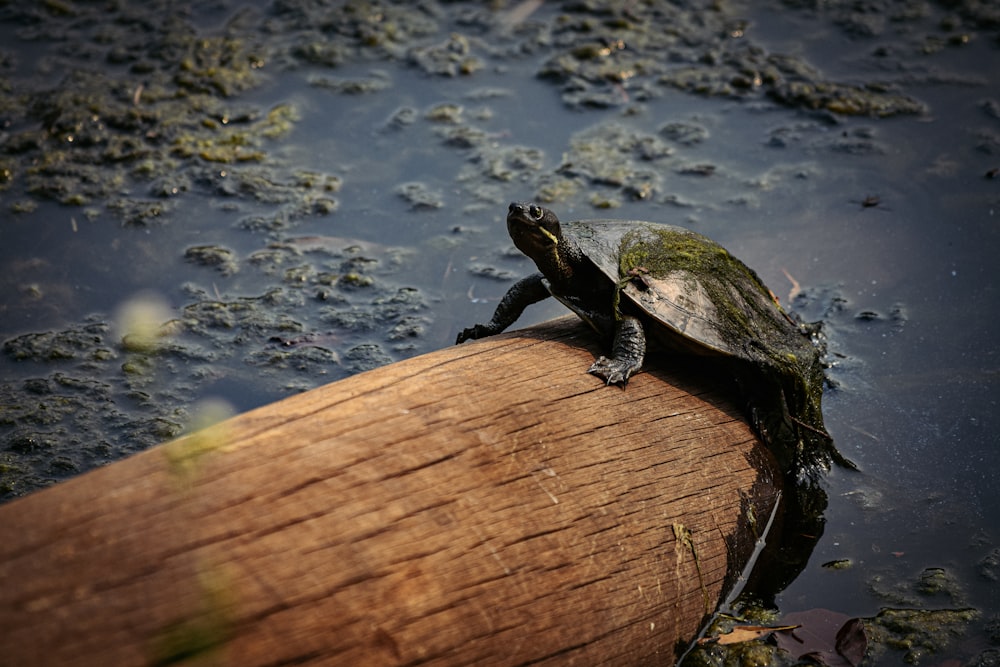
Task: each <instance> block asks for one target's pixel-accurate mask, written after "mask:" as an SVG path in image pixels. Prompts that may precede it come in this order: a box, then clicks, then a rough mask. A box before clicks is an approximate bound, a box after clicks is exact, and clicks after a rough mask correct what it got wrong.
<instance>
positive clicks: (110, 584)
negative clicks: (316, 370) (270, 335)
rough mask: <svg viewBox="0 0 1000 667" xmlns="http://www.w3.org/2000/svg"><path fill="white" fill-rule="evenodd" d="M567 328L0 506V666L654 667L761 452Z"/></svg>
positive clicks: (236, 421)
mask: <svg viewBox="0 0 1000 667" xmlns="http://www.w3.org/2000/svg"><path fill="white" fill-rule="evenodd" d="M597 351H598V350H597V348H596V346H595V341H594V339H593V336H592V335H591V334H590V333H589V331H588V330H587V329H586V328H585V327H583V326H582V325H581V324H579V323H578V322H577V321H576V320H573V319H568V320H567V319H563V320H557V321H555V322H551V323H546V324H544V325H540V326H537V327H534V328H530V329H526V330H522V331H518V332H514V333H510V334H505V335H502V336H497V337H494V338H490V339H487V340H483V341H477V342H475V343H468V344H465V345H462V346H457V347H450V348H447V349H444V350H441V351H438V352H434V353H431V354H426V355H423V356H420V357H416V358H414V359H410V360H408V361H403V362H400V363H396V364H392V365H390V366H386V367H384V368H379V369H376V370H374V371H371V372H368V373H363V374H361V375H357V376H355V377H351V378H348V379H346V380H342V381H340V382H336V383H333V384H330V385H327V386H325V387H320V388H318V389H315V390H312V391H309V392H306V393H303V394H300V395H296V396H293V397H291V398H288V399H285V400H282V401H280V402H278V403H274V404H272V405H268V406H265V407H262V408H259V409H257V410H254V411H252V412H249V413H246V414H243V415H239V416H237V417H234V418H232V419H230V420H228V421H225V422H222V423H220V424H218V425H216V426H213V427H211V428H209V429H206V430H203V431H199V432H196V433H194V434H192V435H188V436H186V437H183V438H180V439H178V440H175V441H173V442H169V443H166V444H163V445H160V446H158V447H155V448H153V449H151V450H148V451H146V452H143V453H141V454H139V455H136V456H133V457H131V458H129V459H126V460H123V461H120V462H117V463H114V464H112V465H109V466H107V467H105V468H102V469H99V470H95V471H93V472H90V473H88V474H86V475H83V476H81V477H78V478H76V479H73V480H70V481H68V482H65V483H63V484H60V485H58V486H55V487H52V488H50V489H46V490H44V491H41V492H38V493H36V494H34V495H30V496H27V497H25V498H21V499H18V500H16V501H13V502H10V503H8V504H6V505H4V506H2V507H0V536H2V539H0V581H2V582H3V585H2V586H0V628H2V629H3V630H2V635H0V636H2V639H0V655H2V656H3V657H2V658H0V663H2V664H4V665H19V666H21V667H24V666H28V665H43V664H44V665H55V664H73V665H101V666H103V665H116V666H126V665H172V664H180V663H184V664H231V665H240V666H241V667H248V666H252V665H276V664H338V665H411V664H418V663H419V664H422V665H457V664H496V665H514V664H527V663H532V664H534V663H549V664H563V663H575V664H623V665H641V664H654V663H655V664H658V665H662V664H666V663H669V662H671V661H672V660H674V659H675V658H676V657H677V655H678V652H679V651H682V650H683V649H684V647H685V646H686V645H687V644H688V642H690V640H691V639H692V638H693V637H694V636H695V635H696V633H697V631H698V629H699V627H700V626H701V624H702V623H703V622H704V620H705V617H706V614H708V613H709V612H711V611H712V609H713V608H714V607H715V605H716V604H717V603H718V601H719V599H720V596H721V595H723V593H724V590H725V589H726V586H727V585H729V584H731V583H732V582H733V580H734V576H735V575H736V574H738V573H739V571H740V570H741V569H742V567H743V565H744V563H745V561H746V559H747V558H748V556H749V554H750V552H751V550H752V549H753V546H754V542H755V539H756V535H755V534H754V533H755V531H757V530H761V529H762V528H763V524H764V523H765V522H766V520H767V517H768V516H769V514H770V512H771V509H772V508H773V506H774V504H775V502H776V497H777V496H778V492H777V486H778V483H777V482H776V479H777V473H776V471H775V469H774V463H773V459H772V458H770V455H769V453H768V452H767V450H766V449H765V448H764V447H763V445H761V444H760V442H759V441H758V440H757V438H756V437H755V436H754V434H753V432H752V431H751V429H750V428H749V427H748V426H747V425H746V423H745V422H744V421H743V419H742V417H741V413H740V411H739V410H738V409H736V408H734V406H733V405H732V404H731V403H730V402H728V401H727V399H726V397H725V396H724V395H723V394H720V393H718V392H716V391H714V390H712V389H711V388H709V387H705V386H701V385H699V384H698V383H696V382H695V381H692V380H691V379H690V378H687V379H685V378H683V377H679V376H677V375H675V374H671V372H670V371H668V370H666V369H662V368H657V367H655V365H653V364H648V365H647V369H646V371H645V372H643V373H641V374H639V375H637V376H636V377H634V378H633V379H632V380H631V381H630V382H629V385H628V388H627V389H626V390H622V389H620V388H617V387H605V386H603V385H602V384H601V383H600V382H599V381H598V380H597V379H596V378H594V377H593V376H590V375H587V374H586V373H585V372H584V370H585V369H586V368H587V366H588V365H589V363H590V362H591V361H592V359H593V355H594V354H595V353H596V352H597Z"/></svg>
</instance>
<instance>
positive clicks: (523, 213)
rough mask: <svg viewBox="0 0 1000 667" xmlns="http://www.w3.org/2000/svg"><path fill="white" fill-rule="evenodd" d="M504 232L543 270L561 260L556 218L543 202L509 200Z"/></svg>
mask: <svg viewBox="0 0 1000 667" xmlns="http://www.w3.org/2000/svg"><path fill="white" fill-rule="evenodd" d="M507 233H508V234H510V238H511V239H512V240H513V241H514V245H516V246H517V249H518V250H520V251H521V252H523V253H524V254H525V255H527V256H528V257H530V258H531V259H533V260H535V264H537V265H538V268H539V269H540V270H541V272H542V273H543V274H545V275H548V273H549V272H548V271H547V270H546V267H548V266H553V265H559V264H561V263H562V262H561V260H560V255H559V246H560V243H561V242H562V231H560V229H559V218H557V217H556V214H555V213H553V212H552V211H550V210H549V209H547V208H545V207H544V206H539V205H537V204H528V203H522V202H513V203H512V204H511V205H510V208H509V209H508V211H507Z"/></svg>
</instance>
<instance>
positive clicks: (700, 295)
mask: <svg viewBox="0 0 1000 667" xmlns="http://www.w3.org/2000/svg"><path fill="white" fill-rule="evenodd" d="M562 232H563V235H564V236H565V237H566V238H567V239H569V240H571V241H573V242H575V243H576V245H577V246H578V247H579V249H580V251H581V252H582V253H583V255H584V256H586V257H587V259H589V260H590V261H591V262H592V263H593V264H594V265H595V266H596V267H597V268H598V269H599V270H600V271H601V273H603V274H604V275H605V276H607V278H608V279H609V280H612V281H614V282H615V284H616V285H617V286H618V289H617V290H616V294H617V299H618V300H619V303H617V304H616V305H617V307H618V308H619V310H620V311H625V310H629V311H632V312H635V311H636V310H637V311H638V312H637V313H635V314H638V315H640V316H645V319H646V320H647V321H648V322H652V323H653V325H654V326H653V328H652V329H651V330H650V331H649V333H651V334H653V335H656V336H657V337H659V338H661V339H663V340H665V342H667V343H668V344H670V345H672V346H674V347H681V348H683V349H685V350H686V351H689V352H695V353H702V354H715V355H726V356H733V357H737V358H740V359H744V360H747V361H751V362H755V363H757V364H760V363H763V364H765V365H769V366H774V365H778V366H779V367H780V368H786V367H787V366H788V365H789V363H791V364H792V365H793V366H797V365H798V364H796V363H795V362H796V361H799V362H805V363H806V365H811V361H812V360H813V359H816V358H817V356H818V352H817V350H816V348H815V347H814V346H813V345H812V344H811V342H810V340H809V337H808V335H807V334H805V333H804V332H803V330H802V328H801V327H800V326H799V325H797V324H796V323H795V322H794V321H793V320H792V319H791V318H790V317H789V316H788V315H787V314H786V313H785V312H784V311H783V310H782V309H781V307H780V306H779V305H778V303H777V301H776V300H775V298H774V296H773V295H772V294H771V292H770V290H768V288H767V287H766V286H765V285H764V284H763V282H761V280H760V278H758V277H757V274H756V273H755V272H754V271H753V270H752V269H750V268H749V267H747V266H746V265H745V264H744V263H743V262H741V261H740V260H738V259H737V258H735V257H733V256H732V255H731V254H729V252H728V251H727V250H726V249H725V248H723V247H722V246H720V245H719V244H718V243H716V242H715V241H712V240H711V239H709V238H706V237H704V236H702V235H701V234H697V233H695V232H692V231H690V230H687V229H684V228H682V227H674V226H672V225H664V224H657V223H652V222H642V221H638V220H580V221H573V222H565V223H562ZM787 370H792V369H787ZM794 370H796V371H798V372H801V371H802V370H803V369H802V368H796V369H794Z"/></svg>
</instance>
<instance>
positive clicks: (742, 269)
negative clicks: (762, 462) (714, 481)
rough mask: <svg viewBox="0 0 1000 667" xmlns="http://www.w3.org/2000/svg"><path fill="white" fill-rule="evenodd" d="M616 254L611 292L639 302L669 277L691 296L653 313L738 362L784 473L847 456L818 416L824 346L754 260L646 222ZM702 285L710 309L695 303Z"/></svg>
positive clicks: (813, 471)
mask: <svg viewBox="0 0 1000 667" xmlns="http://www.w3.org/2000/svg"><path fill="white" fill-rule="evenodd" d="M582 224H586V223H582ZM616 253H617V255H616V258H617V279H618V292H617V293H618V294H621V292H622V291H623V290H625V291H626V293H628V294H629V299H630V300H631V301H632V302H634V303H635V304H637V305H639V306H640V307H641V306H642V304H643V301H642V299H641V296H639V295H640V294H641V293H642V292H644V291H646V290H651V291H653V292H654V293H662V294H663V295H667V294H670V293H671V292H670V291H662V290H663V287H664V286H666V285H667V284H668V283H669V284H674V285H675V284H677V283H682V284H683V289H682V290H681V296H680V297H679V298H680V299H686V298H687V297H686V295H690V304H689V303H687V302H686V301H681V302H680V305H681V306H682V308H683V309H684V310H685V311H686V312H687V313H688V315H686V316H685V317H683V318H681V317H678V316H677V315H676V314H675V313H674V311H673V310H672V309H667V308H666V307H665V306H661V307H660V308H659V309H656V310H654V311H653V312H652V313H651V315H652V317H653V318H655V319H658V320H660V322H666V323H668V324H669V325H670V326H671V327H672V328H674V329H676V330H678V331H680V332H681V333H682V334H683V335H684V336H685V337H686V338H688V339H692V340H693V341H695V342H696V343H700V344H702V345H704V346H705V347H706V348H713V349H715V351H716V352H721V353H723V354H726V355H730V356H731V357H732V358H734V359H735V360H736V361H737V364H736V367H737V370H738V371H739V372H740V373H741V375H743V377H742V378H741V383H742V386H743V392H744V394H746V395H748V396H751V397H752V400H751V404H752V405H753V409H752V415H751V416H752V418H753V420H754V421H755V425H756V426H757V428H758V430H759V431H760V432H761V435H762V437H763V438H764V440H765V442H767V443H768V445H769V446H770V447H771V449H772V451H774V453H775V454H776V455H777V458H778V460H779V462H780V463H781V465H782V466H783V469H784V470H785V471H786V472H788V471H794V472H795V473H796V474H805V476H806V477H808V478H812V479H814V478H815V476H816V475H817V474H818V473H819V471H821V470H823V469H826V468H827V467H828V466H829V465H830V463H832V462H834V461H836V462H837V463H840V464H842V465H847V466H850V465H851V464H850V463H849V462H847V461H846V460H845V459H844V458H843V457H841V456H840V455H839V454H838V453H837V451H836V449H835V448H834V446H833V441H832V439H831V438H830V436H829V435H828V434H827V432H826V427H825V426H824V424H823V412H822V407H821V401H822V395H823V382H824V373H823V363H822V359H821V355H822V352H823V350H822V349H821V347H820V346H818V345H816V344H814V342H813V340H812V333H811V332H810V331H809V330H807V328H806V327H805V326H804V325H802V324H800V323H799V322H797V321H795V320H794V319H793V318H792V317H791V316H789V315H788V314H787V313H785V311H784V310H783V309H782V308H781V306H780V305H778V303H777V300H776V299H775V297H774V295H773V294H772V293H771V292H770V290H768V288H767V287H766V286H765V285H764V284H763V282H761V280H760V278H759V277H758V276H757V274H756V273H755V272H754V271H753V269H751V268H749V267H748V266H746V265H745V264H743V262H741V261H739V260H738V259H736V258H735V257H733V256H732V255H731V254H729V252H728V251H727V250H726V249H725V248H723V247H722V246H720V245H718V244H716V243H715V242H713V241H711V240H709V239H707V238H705V237H703V236H701V235H699V234H695V233H693V232H690V231H687V230H683V229H680V228H673V227H666V226H658V225H652V224H642V223H636V224H635V226H634V228H633V229H630V230H629V231H626V232H625V233H624V234H623V236H622V238H621V241H620V243H619V245H618V247H617V250H616ZM598 263H599V264H601V262H600V260H598ZM702 292H703V293H704V295H706V296H707V297H708V299H709V301H710V302H711V304H712V308H711V310H704V309H703V308H704V306H702V305H698V304H700V303H701V297H700V296H699V295H700V294H701V293H702ZM661 298H669V297H666V296H661ZM660 326H663V325H662V324H661V325H660ZM685 342H686V341H685ZM687 346H688V347H690V344H689V343H688V345H687Z"/></svg>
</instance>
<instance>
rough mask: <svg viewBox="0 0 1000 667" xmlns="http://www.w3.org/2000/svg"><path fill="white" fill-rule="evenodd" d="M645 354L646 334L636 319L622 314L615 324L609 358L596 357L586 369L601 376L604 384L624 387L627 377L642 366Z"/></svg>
mask: <svg viewBox="0 0 1000 667" xmlns="http://www.w3.org/2000/svg"><path fill="white" fill-rule="evenodd" d="M645 356H646V334H645V333H644V332H643V330H642V324H641V323H640V322H639V320H638V319H636V318H634V317H631V316H624V317H622V318H621V319H619V320H618V322H617V324H616V325H615V342H614V344H613V345H612V346H611V358H610V359H608V358H607V357H598V359H597V361H595V362H594V365H593V366H591V367H590V369H589V370H588V371H587V372H588V373H593V374H594V375H596V376H597V377H599V378H602V379H603V380H604V382H605V383H606V384H619V383H621V385H622V386H623V387H624V386H625V385H626V384H627V383H628V379H629V378H630V377H632V376H633V375H635V374H636V373H638V372H639V369H640V368H642V360H643V358H644V357H645Z"/></svg>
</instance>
